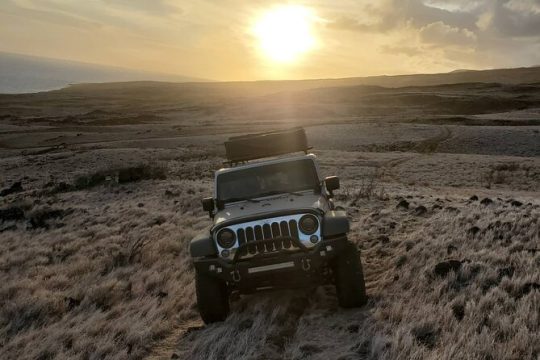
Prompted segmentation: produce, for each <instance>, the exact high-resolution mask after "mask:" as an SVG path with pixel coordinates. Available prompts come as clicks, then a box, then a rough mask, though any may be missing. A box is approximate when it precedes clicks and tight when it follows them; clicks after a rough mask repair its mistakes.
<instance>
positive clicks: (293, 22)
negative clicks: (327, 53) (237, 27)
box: [253, 5, 315, 63]
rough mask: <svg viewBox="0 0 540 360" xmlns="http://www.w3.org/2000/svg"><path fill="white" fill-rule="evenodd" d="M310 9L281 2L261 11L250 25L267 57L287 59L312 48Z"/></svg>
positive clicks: (286, 60)
mask: <svg viewBox="0 0 540 360" xmlns="http://www.w3.org/2000/svg"><path fill="white" fill-rule="evenodd" d="M314 19H315V16H314V15H313V12H312V11H311V10H310V9H308V8H306V7H303V6H295V5H285V6H280V7H276V8H273V9H271V10H268V11H267V12H265V13H263V14H262V16H260V17H259V18H258V19H257V21H256V22H255V25H254V27H253V33H254V34H255V36H256V38H257V40H258V46H259V48H260V50H261V53H262V54H263V55H264V56H265V57H267V58H268V59H270V60H272V61H275V62H280V63H291V62H294V61H296V60H298V58H299V57H300V56H301V55H302V54H304V53H306V52H308V51H309V50H311V49H313V47H314V45H315V37H314V36H313V33H312V29H311V28H312V23H313V21H314Z"/></svg>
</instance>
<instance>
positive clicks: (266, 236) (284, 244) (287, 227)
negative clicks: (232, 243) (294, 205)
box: [236, 220, 298, 256]
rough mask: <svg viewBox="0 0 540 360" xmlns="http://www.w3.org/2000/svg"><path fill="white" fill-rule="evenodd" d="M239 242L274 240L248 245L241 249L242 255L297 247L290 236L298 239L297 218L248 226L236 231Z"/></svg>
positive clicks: (241, 243)
mask: <svg viewBox="0 0 540 360" xmlns="http://www.w3.org/2000/svg"><path fill="white" fill-rule="evenodd" d="M236 236H237V238H238V244H239V245H244V244H246V243H248V244H249V242H250V241H253V240H270V239H273V240H274V241H272V242H270V243H267V244H258V245H248V246H247V248H245V247H244V248H242V249H240V250H239V251H240V255H241V256H245V255H247V254H248V253H249V254H252V255H254V254H257V253H263V252H273V251H279V250H282V249H291V247H293V248H297V247H296V246H294V244H293V243H292V242H291V240H290V238H291V237H293V238H296V239H298V223H297V222H296V220H289V221H281V222H277V221H275V222H272V223H270V224H264V225H262V226H261V225H255V226H254V227H252V226H247V227H245V228H240V229H238V230H237V231H236Z"/></svg>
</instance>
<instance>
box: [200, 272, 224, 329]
mask: <svg viewBox="0 0 540 360" xmlns="http://www.w3.org/2000/svg"><path fill="white" fill-rule="evenodd" d="M195 290H196V293H197V307H198V308H199V313H200V314H201V318H202V319H203V321H204V323H205V324H211V323H214V322H218V321H223V320H225V318H226V317H227V315H228V314H229V292H228V290H227V284H226V283H225V282H224V281H223V280H220V279H216V278H214V277H211V276H208V275H204V274H200V273H198V272H196V273H195Z"/></svg>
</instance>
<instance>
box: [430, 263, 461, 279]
mask: <svg viewBox="0 0 540 360" xmlns="http://www.w3.org/2000/svg"><path fill="white" fill-rule="evenodd" d="M460 268H461V261H459V260H447V261H442V262H440V263H438V264H437V265H435V267H434V268H433V272H434V273H435V275H438V276H446V275H448V273H449V272H450V271H458V270H459V269H460Z"/></svg>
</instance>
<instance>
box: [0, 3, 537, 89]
mask: <svg viewBox="0 0 540 360" xmlns="http://www.w3.org/2000/svg"><path fill="white" fill-rule="evenodd" d="M0 51H6V52H14V53H22V54H29V55H36V56H44V57H51V58H58V59H68V60H75V61H84V62H89V63H97V64H103V65H113V66H120V67H126V68H133V69H141V70H148V71H153V72H163V73H171V74H179V75H185V76H192V77H197V78H205V79H213V80H260V79H302V78H340V77H353V76H369V75H383V74H385V75H396V74H412V73H436V72H447V71H453V70H457V69H490V68H508V67H520V66H535V65H540V0H472V1H465V0H450V1H440V0H378V1H367V0H341V1H340V0H325V1H323V0H315V1H282V2H280V1H267V0H249V1H247V0H189V1H188V0H0Z"/></svg>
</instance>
